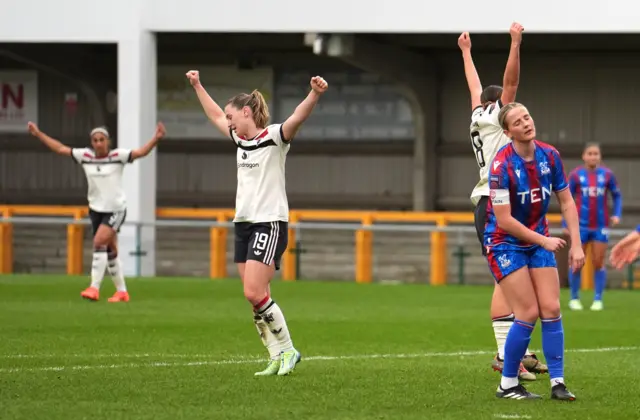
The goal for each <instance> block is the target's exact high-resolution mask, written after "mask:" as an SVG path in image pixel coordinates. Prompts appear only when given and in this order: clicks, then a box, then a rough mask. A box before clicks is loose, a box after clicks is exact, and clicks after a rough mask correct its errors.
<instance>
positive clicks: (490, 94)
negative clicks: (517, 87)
mask: <svg viewBox="0 0 640 420" xmlns="http://www.w3.org/2000/svg"><path fill="white" fill-rule="evenodd" d="M501 96H502V86H497V85H491V86H487V87H486V88H484V90H483V91H482V94H481V95H480V102H481V103H482V105H483V106H484V105H485V104H486V103H487V102H498V99H500V97H501Z"/></svg>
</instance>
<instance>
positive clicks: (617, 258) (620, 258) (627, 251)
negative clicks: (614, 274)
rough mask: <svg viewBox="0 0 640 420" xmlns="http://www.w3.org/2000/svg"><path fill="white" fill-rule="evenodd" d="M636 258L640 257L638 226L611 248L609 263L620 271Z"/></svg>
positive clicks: (639, 229)
mask: <svg viewBox="0 0 640 420" xmlns="http://www.w3.org/2000/svg"><path fill="white" fill-rule="evenodd" d="M638 256H640V225H638V226H637V227H636V230H634V231H633V232H631V233H629V234H628V235H627V236H625V237H624V238H623V239H622V240H621V241H620V242H618V243H617V244H616V245H615V246H614V247H613V249H612V250H611V256H610V257H609V261H610V262H611V265H613V266H614V267H615V268H616V269H618V270H620V269H621V268H622V267H624V266H625V265H627V264H631V263H632V262H634V261H635V260H636V258H638Z"/></svg>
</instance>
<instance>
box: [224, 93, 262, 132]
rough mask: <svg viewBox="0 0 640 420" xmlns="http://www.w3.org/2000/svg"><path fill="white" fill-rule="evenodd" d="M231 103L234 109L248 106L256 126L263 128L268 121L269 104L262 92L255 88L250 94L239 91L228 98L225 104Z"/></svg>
mask: <svg viewBox="0 0 640 420" xmlns="http://www.w3.org/2000/svg"><path fill="white" fill-rule="evenodd" d="M228 104H231V105H233V107H234V108H236V109H242V108H244V107H245V106H248V107H249V109H250V110H251V114H252V116H253V122H254V123H255V124H256V127H258V128H265V127H266V126H267V124H268V123H269V118H270V117H269V106H268V105H267V101H265V100H264V96H262V93H260V91H258V90H257V89H255V90H254V91H253V92H251V94H247V93H241V94H239V95H236V96H234V97H233V98H231V99H229V101H228V102H227V105H228Z"/></svg>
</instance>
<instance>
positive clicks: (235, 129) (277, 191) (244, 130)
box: [187, 70, 328, 376]
mask: <svg viewBox="0 0 640 420" xmlns="http://www.w3.org/2000/svg"><path fill="white" fill-rule="evenodd" d="M187 78H188V79H189V81H190V82H191V85H192V86H193V88H194V89H195V91H196V94H197V95H198V99H199V100H200V103H201V104H202V107H203V108H204V111H205V113H206V114H207V117H209V120H211V122H212V123H213V125H215V126H216V127H217V128H218V130H220V131H221V132H222V133H223V134H225V135H227V136H229V137H230V138H231V140H233V142H234V143H235V144H236V146H237V149H238V150H237V153H236V159H237V166H238V190H237V194H236V213H235V218H234V223H235V238H236V239H235V242H236V246H235V257H234V261H235V262H236V263H237V264H238V272H239V273H240V277H241V279H242V283H243V288H244V296H245V298H246V299H247V300H248V301H249V302H250V303H251V305H252V306H253V312H254V323H255V325H256V327H257V329H258V333H259V334H260V337H261V338H262V342H263V344H264V345H265V347H266V348H267V350H268V351H269V356H270V360H269V363H268V364H267V367H266V369H265V370H263V371H261V372H256V375H257V376H269V375H276V374H277V375H280V376H282V375H287V374H289V373H290V372H291V371H292V370H293V369H294V368H295V366H296V364H297V363H298V362H299V361H300V353H299V352H298V351H297V350H296V349H295V347H294V346H293V343H292V341H291V336H290V335H289V329H288V328H287V323H286V321H285V319H284V315H283V314H282V311H281V310H280V307H279V306H278V305H277V304H276V303H275V302H274V301H273V300H272V299H271V296H270V288H269V283H270V282H271V279H272V278H273V276H274V274H275V270H278V269H279V266H280V258H281V257H282V254H283V253H284V252H285V250H286V248H287V240H288V232H287V224H288V220H289V206H288V202H287V193H286V189H285V160H286V157H287V153H288V152H289V147H290V143H291V141H292V140H293V138H294V136H295V135H296V133H297V132H298V130H299V129H300V127H301V126H302V123H304V121H305V120H306V119H307V118H308V117H309V115H311V111H312V110H313V108H314V107H315V105H316V104H317V103H318V100H319V99H320V96H321V95H322V94H323V93H324V92H325V91H326V90H327V88H328V84H327V82H326V81H325V80H324V79H323V78H322V77H320V76H315V77H313V78H311V92H310V93H309V95H308V96H307V97H306V99H305V100H303V101H302V103H301V104H300V105H298V107H297V108H296V109H295V111H294V112H293V114H292V115H291V116H290V117H289V118H287V120H286V121H285V122H284V123H282V124H272V125H268V122H269V109H268V107H267V103H266V102H265V100H264V97H263V96H262V94H261V93H260V92H258V91H257V90H254V91H253V92H252V93H251V94H246V93H241V94H239V95H237V96H234V97H233V98H231V99H230V100H229V101H228V102H227V104H226V106H225V108H224V110H223V109H222V108H220V106H219V105H218V104H216V103H215V102H214V100H213V99H211V97H210V96H209V94H208V93H207V91H206V90H205V89H204V87H203V86H202V84H201V83H200V75H199V73H198V71H196V70H191V71H189V72H188V73H187Z"/></svg>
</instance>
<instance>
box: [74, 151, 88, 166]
mask: <svg viewBox="0 0 640 420" xmlns="http://www.w3.org/2000/svg"><path fill="white" fill-rule="evenodd" d="M85 153H87V149H85V148H73V149H71V159H73V160H74V161H75V162H76V163H81V162H82V157H83V156H84V154H85Z"/></svg>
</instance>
